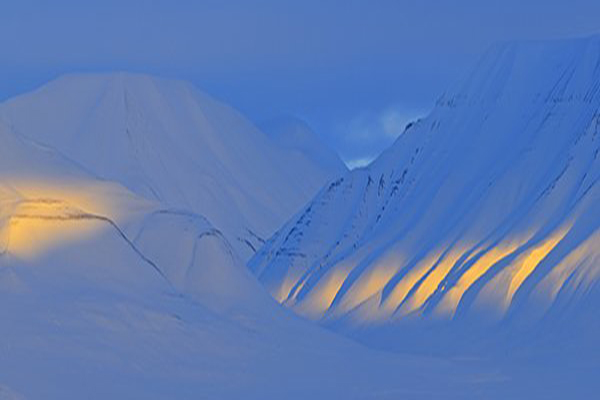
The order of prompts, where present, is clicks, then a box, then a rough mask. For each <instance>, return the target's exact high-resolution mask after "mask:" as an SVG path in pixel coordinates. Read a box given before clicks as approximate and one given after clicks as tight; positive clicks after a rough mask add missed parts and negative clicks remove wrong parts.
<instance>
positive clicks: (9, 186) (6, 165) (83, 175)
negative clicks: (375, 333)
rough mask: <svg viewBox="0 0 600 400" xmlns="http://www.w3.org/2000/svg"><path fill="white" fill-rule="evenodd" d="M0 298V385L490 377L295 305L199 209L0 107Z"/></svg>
mask: <svg viewBox="0 0 600 400" xmlns="http://www.w3.org/2000/svg"><path fill="white" fill-rule="evenodd" d="M0 302H1V303H2V307H0V320H1V321H2V323H1V324H0V336H1V337H2V346H0V360H2V361H1V362H0V398H1V399H11V400H17V399H18V400H23V399H38V398H44V399H64V398H86V399H106V398H123V399H125V398H144V399H164V398H177V399H197V398H219V399H238V398H249V399H259V398H281V397H285V398H292V399H304V398H309V397H310V398H323V399H325V398H346V397H348V396H352V397H355V398H356V397H358V398H367V397H370V396H372V395H374V394H377V393H381V396H378V397H380V398H390V399H391V398H396V396H397V395H398V394H399V393H400V394H402V393H425V394H426V395H428V396H441V395H442V394H443V395H447V394H448V393H450V394H451V395H453V396H455V397H456V398H463V397H464V396H465V395H467V396H469V395H470V392H469V391H467V389H466V386H465V384H466V383H468V382H471V381H472V380H473V379H477V380H479V379H480V378H484V379H486V381H489V379H487V378H488V377H487V376H486V375H487V374H481V373H479V372H475V371H474V370H473V369H472V368H471V367H470V366H468V365H461V364H457V363H453V362H447V361H442V360H436V359H430V358H415V357H404V356H402V357H399V356H393V355H386V354H383V353H377V352H374V351H371V350H368V349H366V348H363V347H361V346H358V345H357V344H355V343H352V342H350V341H347V340H342V339H340V338H339V337H336V336H335V335H333V334H331V333H328V332H326V331H324V330H322V329H320V328H317V327H315V326H312V324H309V323H307V322H305V321H302V320H300V319H298V318H297V317H295V316H293V315H291V314H290V313H288V312H287V311H286V310H285V309H283V308H282V307H280V306H279V305H278V304H276V303H275V302H274V301H273V300H272V298H271V297H270V296H269V295H268V294H267V293H266V292H265V291H264V290H263V288H262V286H261V285H260V284H259V283H258V282H257V281H256V279H255V278H254V277H253V276H252V275H251V274H250V272H249V271H248V269H247V268H246V267H245V266H244V265H243V263H242V262H240V261H239V259H238V258H237V257H236V256H235V254H234V253H233V252H232V250H231V245H230V244H229V242H228V241H227V239H226V238H225V237H224V236H223V235H222V234H221V233H220V232H219V231H218V230H217V229H216V228H214V227H212V226H211V225H210V224H209V223H208V221H206V220H205V219H204V218H203V217H202V216H200V215H197V214H194V213H193V212H192V211H182V210H180V209H175V208H170V207H169V206H168V205H166V204H162V203H160V202H158V201H156V199H155V198H151V199H146V198H144V197H142V196H139V195H137V194H134V193H133V192H131V191H130V190H129V189H127V188H125V187H124V186H122V185H120V184H119V183H115V182H111V181H107V180H100V179H97V178H96V177H94V176H93V175H91V174H89V173H88V172H87V171H85V170H84V169H82V168H80V167H79V166H78V165H76V164H75V163H73V162H72V161H71V160H69V159H68V158H67V157H65V156H64V155H62V154H60V153H59V152H57V151H55V150H53V149H50V148H48V147H47V146H45V145H41V144H39V143H36V142H32V141H31V140H30V139H28V138H24V137H22V136H20V135H18V134H17V133H15V132H14V131H12V130H11V129H10V128H9V127H8V126H6V125H5V124H3V123H2V122H1V121H0ZM475 386H476V387H475V388H476V389H477V390H487V389H485V388H486V387H488V386H485V387H483V386H481V385H479V384H478V385H475ZM489 387H491V386H489ZM489 387H488V389H489ZM473 388H474V387H473V386H469V389H473ZM472 397H474V396H472Z"/></svg>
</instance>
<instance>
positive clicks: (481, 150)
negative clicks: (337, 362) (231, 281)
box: [249, 37, 600, 359]
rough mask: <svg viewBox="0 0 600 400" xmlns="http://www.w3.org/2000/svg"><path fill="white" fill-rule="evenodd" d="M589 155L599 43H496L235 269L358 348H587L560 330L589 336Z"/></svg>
mask: <svg viewBox="0 0 600 400" xmlns="http://www.w3.org/2000/svg"><path fill="white" fill-rule="evenodd" d="M599 153H600V38H599V37H591V38H586V39H573V40H565V41H557V42H531V43H507V44H502V45H498V46H495V47H494V48H492V49H491V50H490V51H489V52H488V53H487V54H486V55H485V56H484V57H483V58H482V59H481V61H480V62H479V64H478V65H477V67H476V69H475V70H474V72H473V73H472V74H470V75H469V76H468V77H467V78H466V79H465V80H463V81H462V82H461V83H460V84H459V85H457V86H456V88H454V89H453V90H451V91H449V92H448V93H446V94H444V95H443V96H442V97H441V98H440V100H439V101H438V103H437V106H436V107H435V109H434V110H433V111H432V113H431V114H430V115H429V116H428V117H427V118H424V119H422V120H419V121H417V122H416V123H414V124H412V125H411V126H409V127H408V128H407V130H406V131H405V132H404V133H403V135H402V136H401V137H400V138H399V139H398V140H397V142H396V143H395V144H394V145H393V146H392V147H391V148H390V149H388V150H387V151H386V152H385V153H384V154H382V155H381V156H380V157H379V158H378V159H377V160H376V161H375V162H374V163H373V164H371V165H370V166H368V167H366V168H363V169H359V170H356V171H352V172H350V173H349V174H347V175H346V176H344V177H343V178H340V179H339V180H337V181H336V182H333V183H331V184H329V185H327V186H326V187H325V188H323V189H322V190H321V192H320V193H319V194H318V195H317V196H316V197H315V198H314V199H313V200H312V201H311V202H310V203H309V204H308V205H307V206H306V208H305V209H304V210H303V211H301V212H300V213H299V214H297V215H296V216H295V217H294V218H293V219H291V220H290V221H289V222H288V223H287V224H286V225H285V226H284V227H283V228H282V229H281V230H280V231H278V232H277V233H276V234H275V235H274V236H273V237H272V238H271V239H270V240H269V241H268V242H267V244H266V245H265V246H264V247H263V248H262V249H261V251H260V252H259V253H257V255H256V256H255V257H254V258H253V259H252V260H251V261H250V264H249V265H250V267H251V269H252V270H253V271H254V272H255V274H256V275H257V276H258V277H259V279H260V280H261V281H262V282H263V283H264V284H265V285H266V287H267V288H268V289H269V291H270V292H271V293H272V294H273V295H274V297H275V298H276V299H277V300H279V301H280V302H282V303H284V304H286V305H288V306H289V307H292V308H293V309H294V310H296V311H297V312H299V313H301V314H303V315H306V316H308V317H310V318H314V319H317V320H321V321H323V322H324V323H327V324H331V325H332V326H337V327H339V328H340V329H346V330H348V331H349V332H350V334H351V335H356V336H363V337H367V336H370V335H371V338H373V337H376V338H377V340H371V343H379V344H381V343H382V342H385V341H386V340H387V345H388V346H391V347H397V348H402V349H410V348H411V346H416V347H424V348H426V349H427V351H434V349H435V351H442V352H450V353H452V352H454V353H461V352H464V349H465V348H470V349H472V348H475V347H479V348H480V350H482V351H483V352H484V353H485V352H487V353H489V352H490V351H491V350H490V349H492V348H493V347H490V341H492V342H493V343H494V344H495V345H496V346H499V345H500V344H502V346H503V348H504V349H506V348H511V349H512V348H513V346H515V345H516V343H521V344H523V343H528V344H531V343H536V342H537V344H539V345H540V346H543V345H548V343H549V342H546V341H544V340H543V339H541V337H544V335H547V336H550V335H555V336H553V339H552V340H556V341H555V342H551V343H554V344H560V343H563V344H566V343H569V345H567V347H568V346H570V345H580V346H582V347H581V348H586V347H585V346H586V345H590V342H589V340H590V338H591V337H592V336H593V333H590V335H591V336H589V335H588V334H587V333H584V332H583V331H579V330H577V329H575V330H570V329H567V327H569V326H573V327H578V328H581V327H582V326H588V327H589V329H592V331H591V332H598V326H600V325H598V320H599V319H598V317H597V312H595V311H594V310H595V309H596V307H597V305H598V304H599V303H598V301H600V297H599V296H600V293H599V292H600V290H599V285H598V281H599V278H600V263H599V260H600V259H599V258H598V257H599V256H600V242H598V233H599V232H600V230H599V229H600V209H599V208H598V204H599V203H598V202H599V201H600V186H598V184H597V183H598V180H599V179H600V157H599ZM357 325H358V326H360V327H361V329H359V330H357V329H356V327H357ZM431 326H435V327H436V328H435V329H429V328H430V327H431ZM366 331H369V333H366ZM382 332H388V333H390V332H393V334H389V335H387V334H386V335H384V334H383V333H382ZM534 332H535V333H539V334H540V336H536V335H535V334H534ZM542 333H543V334H542ZM582 337H586V340H585V341H584V342H585V343H586V344H585V345H583V344H582V343H579V344H578V342H579V339H581V338H582ZM515 338H518V339H517V340H516V341H515ZM534 338H535V339H534ZM557 338H559V339H557ZM538 339H539V340H538ZM542 343H543V344H542ZM465 346H466V347H465ZM590 346H591V348H590V349H588V350H589V353H588V356H590V357H597V356H598V348H597V346H595V345H593V344H591V345H590ZM550 347H552V346H550ZM558 347H560V345H559V346H558ZM558 347H555V348H554V349H555V350H557V349H558ZM520 348H521V349H526V348H527V346H526V345H521V347H520ZM485 349H487V350H485ZM550 353H551V352H550ZM550 353H549V354H550ZM498 354H500V353H498ZM594 359H596V358H594Z"/></svg>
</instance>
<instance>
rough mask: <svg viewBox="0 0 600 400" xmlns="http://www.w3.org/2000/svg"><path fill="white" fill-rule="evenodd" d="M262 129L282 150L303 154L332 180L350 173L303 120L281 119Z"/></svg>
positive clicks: (338, 157) (270, 122) (268, 123)
mask: <svg viewBox="0 0 600 400" xmlns="http://www.w3.org/2000/svg"><path fill="white" fill-rule="evenodd" d="M260 128H261V129H262V130H263V131H264V132H265V133H266V134H267V135H269V137H270V138H271V139H273V140H274V141H275V143H277V144H278V145H279V146H281V147H282V148H284V149H287V150H290V151H293V152H297V153H299V154H302V155H303V156H305V157H306V158H308V159H309V160H311V161H312V162H313V163H314V164H316V165H317V166H319V167H320V168H321V169H322V171H323V174H325V175H329V176H330V177H331V179H333V178H338V177H339V176H341V175H343V174H344V173H346V172H348V168H346V165H345V164H344V162H343V161H342V159H341V158H340V156H339V155H338V154H337V153H336V152H334V151H333V150H332V149H330V148H329V147H328V146H327V145H326V144H325V143H323V141H322V140H321V139H320V138H319V136H318V135H317V134H316V133H315V132H314V131H313V130H312V128H311V127H310V126H308V124H307V123H306V122H304V121H302V120H301V119H298V118H294V117H281V118H277V119H274V120H270V121H266V122H264V123H262V124H260Z"/></svg>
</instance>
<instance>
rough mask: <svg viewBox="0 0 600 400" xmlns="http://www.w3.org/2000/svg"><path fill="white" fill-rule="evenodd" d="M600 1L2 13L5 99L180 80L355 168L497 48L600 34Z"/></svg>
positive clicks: (458, 0) (109, 2) (175, 4)
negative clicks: (277, 123) (100, 76)
mask: <svg viewBox="0 0 600 400" xmlns="http://www.w3.org/2000/svg"><path fill="white" fill-rule="evenodd" d="M599 16H600V1H599V0H563V1H556V0H531V1H527V0H503V1H491V0H490V1H485V0H454V1H452V0H445V1H442V0H396V1H386V0H370V1H357V0H343V1H342V0H340V1H328V0H320V1H312V0H304V1H284V0H253V1H251V0H243V1H242V0H238V1H225V0H220V1H174V0H170V1H125V0H118V1H117V0H103V1H93V2H91V1H90V2H86V1H82V0H79V1H75V0H72V1H69V0H62V1H61V0H55V1H43V2H42V1H28V0H14V1H11V0H2V1H1V2H0V76H1V77H2V78H1V79H0V99H5V98H7V97H10V96H12V95H14V94H17V93H20V92H24V91H27V90H30V89H32V88H35V87H36V86H38V85H40V84H41V83H44V82H46V81H48V80H50V79H52V78H54V77H56V76H57V75H60V74H62V73H67V72H78V71H111V70H127V71H134V72H147V73H152V74H157V75H161V76H167V77H177V78H183V79H186V80H190V81H192V82H194V83H196V84H197V85H198V86H199V87H201V88H203V89H204V90H205V91H207V92H209V93H211V94H213V95H215V96H216V97H218V98H220V99H222V100H225V101H226V102H228V103H230V104H232V105H234V106H235V107H237V108H238V109H240V110H242V112H244V113H245V114H246V115H247V116H249V117H250V118H251V119H252V120H254V121H256V122H260V121H262V120H265V119H270V118H273V117H278V116H281V115H285V114H291V115H296V116H299V117H301V118H303V119H304V120H306V121H307V122H308V123H309V124H310V125H312V126H313V127H314V128H315V130H316V131H317V132H318V133H319V134H320V135H322V136H323V137H324V138H325V140H326V141H327V143H329V144H330V145H331V146H332V147H334V148H335V149H336V150H338V151H339V152H340V154H341V155H342V156H343V157H344V159H346V160H358V159H363V158H369V157H372V156H373V155H375V154H377V153H378V152H379V151H380V150H381V149H382V148H383V147H385V146H387V145H389V144H390V143H391V141H393V139H394V137H395V136H396V135H397V134H398V133H399V132H400V130H401V128H402V127H403V125H404V124H405V123H406V121H407V120H408V119H411V118H414V117H415V116H418V115H420V114H423V113H426V112H427V110H428V109H430V108H431V106H432V104H433V103H434V101H435V99H436V97H437V96H438V95H439V94H440V93H441V92H443V90H444V89H445V88H446V87H447V86H449V84H451V83H452V82H453V81H454V80H456V79H457V77H459V76H460V75H461V74H462V73H463V72H464V71H465V70H468V69H469V68H470V65H472V64H473V63H474V61H475V60H476V58H477V57H478V56H479V55H480V54H481V53H482V52H483V51H484V50H485V48H486V47H487V46H488V45H489V44H490V43H492V42H494V41H498V40H510V39H539V38H556V37H568V36H579V35H588V34H592V33H600V18H599Z"/></svg>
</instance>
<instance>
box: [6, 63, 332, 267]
mask: <svg viewBox="0 0 600 400" xmlns="http://www.w3.org/2000/svg"><path fill="white" fill-rule="evenodd" d="M0 115H1V116H2V118H3V119H4V120H5V121H6V122H7V123H8V124H9V125H10V126H11V127H12V129H13V130H15V131H16V132H18V134H19V135H21V136H23V137H25V138H28V139H29V140H32V141H34V142H36V143H39V144H42V145H44V146H47V147H49V148H52V149H55V150H57V151H58V152H60V153H61V154H63V155H64V156H66V157H68V158H69V159H71V160H73V161H74V162H75V163H77V164H78V165H79V166H80V167H82V168H83V169H85V170H86V171H88V172H89V173H91V174H92V175H94V176H97V177H100V178H102V179H108V180H112V181H116V182H120V183H121V184H122V185H124V186H125V187H127V188H128V189H130V190H131V191H133V192H134V193H137V194H139V195H140V196H143V197H146V198H148V199H153V200H156V201H158V202H160V203H162V204H165V205H168V206H171V207H175V208H179V209H186V210H191V211H194V212H196V213H199V214H202V215H204V216H206V217H207V218H208V219H209V220H210V221H211V223H212V224H214V225H216V226H217V227H218V228H219V229H220V230H221V231H222V232H223V233H224V234H225V236H226V237H227V238H228V240H229V242H230V243H231V244H232V246H233V247H234V249H235V251H236V253H237V254H238V256H239V257H240V258H242V259H246V258H247V257H249V256H250V255H251V254H253V252H254V251H255V249H256V248H257V247H259V246H260V245H261V244H262V242H261V240H262V239H261V238H262V237H267V236H268V235H270V234H271V233H272V232H273V231H274V230H275V229H276V228H277V227H278V226H279V225H280V224H281V223H282V222H283V221H284V220H285V219H286V218H288V217H289V216H290V215H291V214H293V213H294V212H295V211H296V210H298V209H299V208H300V207H301V206H302V205H303V204H304V203H305V202H306V201H307V200H308V199H309V198H310V196H312V195H313V194H314V193H316V191H317V190H318V188H319V187H320V186H321V185H322V184H323V183H324V182H326V181H327V180H328V179H329V178H330V172H329V171H326V170H324V169H323V168H321V167H320V166H317V165H316V164H314V163H313V162H312V161H310V160H308V159H307V158H305V157H304V156H303V155H301V154H296V153H293V152H289V151H287V150H285V149H282V148H280V147H279V146H277V145H276V144H275V143H274V142H273V141H271V140H270V139H269V138H268V137H267V136H266V135H265V134H263V133H262V132H260V131H259V130H258V129H257V128H255V127H254V126H253V125H252V124H251V123H250V122H249V121H247V120H246V119H245V118H244V117H242V116H241V115H240V114H239V113H238V112H237V111H235V110H233V109H232V108H230V107H228V106H227V105H225V104H222V103H219V102H217V101H215V100H213V99H211V98H210V97H208V96H207V95H205V94H203V93H202V92H200V91H199V90H197V89H196V88H195V87H193V86H192V85H191V84H188V83H186V82H183V81H173V80H166V79H159V78H154V77H151V76H146V75H139V74H128V73H116V74H82V75H66V76H63V77H61V78H59V79H57V80H55V81H53V82H51V83H49V84H47V85H45V86H43V87H42V88H40V89H38V90H36V91H35V92H32V93H29V94H25V95H21V96H18V97H16V98H14V99H11V100H8V101H6V102H4V103H2V104H0Z"/></svg>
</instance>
